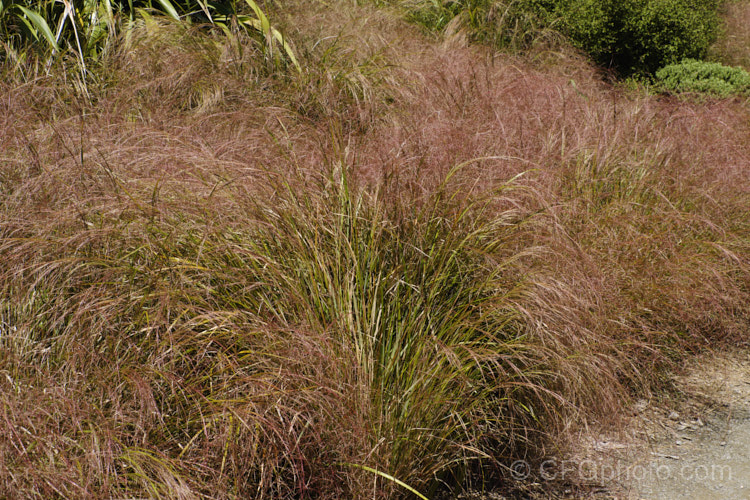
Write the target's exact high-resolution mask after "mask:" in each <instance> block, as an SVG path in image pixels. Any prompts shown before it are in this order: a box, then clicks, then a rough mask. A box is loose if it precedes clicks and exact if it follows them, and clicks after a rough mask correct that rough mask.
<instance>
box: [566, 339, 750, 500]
mask: <svg viewBox="0 0 750 500" xmlns="http://www.w3.org/2000/svg"><path fill="white" fill-rule="evenodd" d="M675 386H676V388H677V393H676V398H674V399H671V400H669V401H663V400H662V401H659V400H653V401H647V400H641V401H638V402H637V404H636V405H635V407H634V408H633V414H632V415H631V416H630V417H628V420H629V422H628V425H627V426H626V427H625V430H620V431H618V432H616V433H607V432H606V431H602V430H598V431H591V432H590V433H589V435H587V436H582V439H581V445H582V446H581V451H580V453H579V454H578V456H577V457H575V458H574V459H573V460H571V461H569V462H568V463H565V464H561V465H558V466H556V468H555V469H552V472H556V473H557V474H558V475H561V474H563V473H575V474H578V475H579V477H582V478H584V480H590V482H591V484H592V486H594V485H599V486H601V487H602V488H601V489H599V490H597V489H596V487H593V488H592V494H595V496H596V497H598V498H611V499H617V500H625V499H627V500H631V499H638V500H645V499H649V500H652V499H653V500H655V499H660V500H662V499H663V500H670V499H682V498H686V499H687V498H689V499H702V500H711V499H717V500H718V499H748V498H750V353H748V352H746V351H735V352H729V353H720V354H719V353H712V354H710V355H704V356H702V357H700V358H698V359H697V360H695V362H694V363H693V364H692V365H691V367H690V368H688V369H686V370H685V371H684V373H683V374H682V375H680V376H678V377H675Z"/></svg>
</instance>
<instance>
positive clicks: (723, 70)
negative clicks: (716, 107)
mask: <svg viewBox="0 0 750 500" xmlns="http://www.w3.org/2000/svg"><path fill="white" fill-rule="evenodd" d="M656 79H657V81H658V83H659V86H660V87H661V89H663V90H665V91H668V92H704V93H707V94H713V95H717V96H719V97H727V96H730V95H732V94H747V93H750V73H748V72H747V71H745V70H744V69H742V68H739V67H731V66H724V65H723V64H721V63H712V62H705V61H696V60H695V59H685V60H684V61H682V62H680V63H678V64H670V65H669V66H665V67H664V68H661V69H660V70H658V71H657V72H656Z"/></svg>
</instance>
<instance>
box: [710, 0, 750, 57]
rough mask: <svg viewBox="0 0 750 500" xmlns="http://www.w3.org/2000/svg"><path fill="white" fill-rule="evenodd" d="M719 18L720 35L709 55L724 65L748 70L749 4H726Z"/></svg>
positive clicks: (740, 0)
mask: <svg viewBox="0 0 750 500" xmlns="http://www.w3.org/2000/svg"><path fill="white" fill-rule="evenodd" d="M721 17H722V25H723V26H722V33H721V36H720V37H719V39H718V40H717V41H716V43H715V44H714V45H713V47H711V55H712V56H713V57H715V58H717V59H719V60H720V61H721V62H723V63H724V64H728V65H730V66H742V67H744V68H745V69H750V2H748V1H747V0H730V1H728V2H726V3H725V4H724V6H723V12H722V15H721Z"/></svg>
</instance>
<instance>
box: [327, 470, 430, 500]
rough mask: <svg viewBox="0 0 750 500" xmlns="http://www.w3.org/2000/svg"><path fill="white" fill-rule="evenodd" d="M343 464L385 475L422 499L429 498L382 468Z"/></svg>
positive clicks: (426, 499) (384, 476) (381, 475)
mask: <svg viewBox="0 0 750 500" xmlns="http://www.w3.org/2000/svg"><path fill="white" fill-rule="evenodd" d="M341 465H346V466H348V467H354V468H355V469H362V470H364V471H367V472H372V473H373V474H375V475H378V476H380V477H383V478H385V479H387V480H389V481H392V482H394V483H396V484H397V485H399V486H401V487H402V488H404V489H406V490H408V491H409V492H410V493H414V494H415V495H417V496H418V497H419V498H421V499H422V500H429V499H428V498H427V497H426V496H424V495H423V494H421V493H420V492H418V491H417V490H415V489H414V488H412V487H411V486H409V485H408V484H406V483H405V482H403V481H401V480H400V479H397V478H395V477H393V476H391V475H390V474H388V473H387V472H383V471H380V470H377V469H373V468H372V467H368V466H366V465H360V464H351V463H343V464H341Z"/></svg>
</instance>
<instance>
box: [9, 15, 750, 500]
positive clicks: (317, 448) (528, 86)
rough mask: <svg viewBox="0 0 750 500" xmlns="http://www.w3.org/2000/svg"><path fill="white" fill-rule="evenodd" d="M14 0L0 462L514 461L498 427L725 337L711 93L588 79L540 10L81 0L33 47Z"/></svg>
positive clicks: (738, 296) (748, 277)
mask: <svg viewBox="0 0 750 500" xmlns="http://www.w3.org/2000/svg"><path fill="white" fill-rule="evenodd" d="M3 5H4V6H5V7H7V5H10V4H3ZM18 5H19V6H18V7H12V8H10V7H7V8H8V9H11V10H7V9H6V10H4V11H3V12H4V14H3V15H4V16H5V17H3V22H4V23H5V24H3V26H4V28H3V29H5V30H6V33H19V34H18V35H17V36H18V37H21V35H20V33H21V31H23V30H29V31H27V32H25V33H26V35H24V36H27V39H25V40H22V39H21V38H13V37H14V36H16V35H13V36H8V37H5V38H3V41H4V44H5V45H4V47H5V48H4V49H3V50H5V52H4V53H3V57H4V59H3V61H2V65H1V66H0V67H1V68H2V74H3V79H2V81H1V82H0V96H1V97H2V98H0V374H1V375H2V376H0V386H2V390H0V405H1V407H2V408H3V412H2V418H0V496H4V497H14V498H19V497H20V498H55V497H60V498H82V497H86V498H111V497H151V498H302V497H305V498H309V497H322V498H337V497H338V498H365V497H373V498H389V497H393V498H396V497H405V496H409V495H412V494H413V492H412V493H409V491H410V490H409V489H408V488H412V489H414V490H415V491H418V492H419V493H420V494H422V495H424V496H425V497H435V496H437V495H439V494H452V495H457V494H458V493H459V492H461V491H464V490H466V489H471V488H479V489H498V490H500V491H503V492H506V493H507V492H509V491H511V490H514V489H515V491H516V493H519V494H524V495H528V494H531V493H533V492H534V491H533V490H534V488H536V487H537V486H534V484H535V482H536V484H541V483H540V482H539V481H535V479H539V478H533V477H532V478H530V480H529V481H528V482H527V483H519V482H517V481H514V480H513V479H512V476H511V474H510V473H509V469H508V467H509V466H510V464H512V463H513V462H514V461H515V460H517V459H520V458H523V459H525V460H528V461H530V462H532V463H534V462H535V461H540V460H543V459H544V458H548V457H550V456H557V457H561V456H565V454H566V453H568V452H569V451H570V450H571V449H573V447H574V445H575V437H576V436H577V431H578V430H579V429H580V428H584V427H586V426H596V425H604V426H607V427H608V428H612V427H615V426H617V425H618V424H620V423H621V418H622V416H623V415H625V414H627V413H628V412H629V411H630V406H631V403H632V401H634V400H636V399H640V398H645V399H649V400H657V399H659V398H663V397H665V394H668V392H667V391H668V389H669V385H668V380H669V377H668V374H669V373H670V372H671V371H673V370H679V369H680V366H681V365H682V363H686V362H690V359H691V354H692V353H695V352H700V351H703V350H706V349H710V348H721V347H723V346H737V345H739V346H744V347H746V346H747V330H748V326H750V310H749V309H748V304H750V272H748V271H750V222H749V221H750V195H749V194H748V193H750V189H748V187H749V186H750V172H749V171H748V169H747V158H750V140H749V139H750V119H749V115H748V113H749V111H748V107H747V103H746V102H745V101H743V100H742V99H741V98H733V99H718V98H709V99H706V100H705V101H703V102H692V101H681V100H677V99H671V98H668V97H661V96H653V95H650V94H648V93H647V92H645V91H644V90H643V89H636V90H626V89H625V88H623V87H621V86H613V85H610V84H607V83H604V82H603V81H602V79H601V77H600V75H601V70H600V69H599V68H597V67H594V66H592V65H591V63H590V61H588V60H585V59H583V58H582V57H581V56H580V54H579V53H578V51H576V50H572V49H571V48H570V47H567V46H566V45H565V44H564V43H562V44H558V45H553V42H554V43H555V44H557V43H558V41H559V38H557V37H558V35H554V34H552V32H551V31H549V30H547V28H548V27H549V26H551V25H550V24H546V21H545V23H542V24H538V25H537V24H533V23H536V22H537V21H536V19H537V18H524V17H518V18H517V19H518V21H517V23H515V24H514V26H515V25H517V26H518V27H519V31H518V32H517V33H518V34H519V36H520V34H521V33H522V32H525V31H524V30H526V29H527V28H525V27H524V28H521V27H522V26H526V25H525V24H524V23H525V22H526V21H525V20H524V19H528V20H529V22H530V23H532V24H533V26H532V25H529V26H531V28H528V29H531V30H532V31H533V30H536V28H535V27H534V26H536V27H538V28H539V29H540V31H533V32H534V33H537V34H538V36H537V35H534V36H530V38H529V39H528V40H527V41H526V42H523V43H520V42H519V46H520V45H525V44H531V45H534V46H536V49H535V51H531V52H530V53H528V54H527V55H526V56H521V55H513V54H507V53H506V54H499V53H497V52H495V51H494V50H493V49H489V48H487V47H486V46H477V45H469V44H466V43H464V41H463V40H462V37H461V36H460V34H461V33H462V31H461V30H462V29H467V28H465V27H464V28H461V26H455V25H451V21H450V20H449V19H447V20H445V22H444V29H445V30H447V31H446V33H448V34H450V33H452V35H451V36H445V37H444V38H442V39H441V38H438V37H435V36H432V35H429V36H426V35H425V34H424V33H423V32H421V31H420V30H419V29H418V28H417V27H415V26H414V25H413V24H409V23H407V22H405V21H404V20H402V19H401V18H400V17H399V15H400V14H401V13H403V11H401V10H396V11H395V13H394V10H393V9H392V8H391V7H388V6H386V5H376V4H374V3H362V4H355V3H352V2H348V1H334V2H333V3H331V4H324V3H322V2H320V3H310V2H302V1H300V2H284V5H283V7H282V6H278V5H274V4H270V3H269V4H266V5H262V6H258V5H256V7H259V9H258V10H257V11H256V10H255V9H254V8H253V7H252V5H250V4H245V5H242V6H240V5H237V11H236V12H234V11H233V12H227V13H226V16H227V18H226V19H224V20H221V18H220V16H219V12H218V11H217V10H212V8H211V7H210V5H209V6H207V9H208V12H206V11H205V10H203V9H202V8H201V5H200V4H196V5H194V6H192V7H188V6H182V7H180V6H179V5H177V4H172V5H173V7H174V8H175V10H176V12H177V14H178V15H177V17H178V18H179V21H178V20H177V19H175V16H171V15H169V13H168V12H167V10H165V9H166V7H165V6H164V4H161V3H160V4H159V5H156V4H153V5H151V7H154V8H158V10H161V11H163V12H166V13H167V15H164V14H158V13H156V12H154V11H152V10H148V9H147V8H145V7H148V6H145V7H144V10H137V9H135V10H127V9H130V5H128V6H127V8H126V6H125V5H120V6H116V5H115V4H111V5H112V6H113V9H114V10H113V16H114V17H113V18H112V19H114V20H115V21H116V22H117V23H119V24H117V29H115V30H113V31H108V34H107V38H106V40H107V41H106V43H103V44H102V45H101V46H100V47H101V48H100V49H97V51H96V55H95V56H94V54H93V53H88V54H87V53H86V52H85V51H83V58H82V57H81V52H79V49H78V45H77V42H76V38H75V36H76V35H75V31H74V32H73V34H72V36H73V38H60V40H59V41H58V45H59V52H57V53H56V54H57V56H56V57H55V58H51V57H50V56H51V51H52V50H55V49H53V48H51V46H50V44H49V43H48V42H45V41H44V40H45V39H44V36H42V37H41V38H40V41H39V43H38V44H37V41H36V38H34V35H33V33H32V32H31V30H32V29H33V28H35V26H36V27H37V29H38V26H41V24H39V23H38V22H37V23H36V25H35V23H34V22H32V20H33V16H28V17H26V18H25V19H26V21H28V22H29V24H26V23H25V22H24V21H23V20H22V19H21V17H23V15H22V14H19V12H21V13H23V12H24V11H23V9H20V6H21V4H18ZM39 5H41V4H39ZM86 5H89V4H86ZM98 5H100V6H101V5H103V4H98ZM420 5H422V6H424V5H423V4H420ZM442 5H444V6H447V5H448V4H442ZM482 5H485V4H477V6H478V7H477V8H480V7H481V6H482ZM487 5H489V4H487ZM519 5H520V4H519ZM528 5H530V6H531V7H529V8H534V9H537V8H538V9H540V10H539V12H540V13H542V14H543V13H544V12H549V11H548V10H547V9H546V7H545V4H542V3H535V4H531V3H529V4H528ZM22 6H23V7H25V8H27V9H31V7H33V5H31V4H23V5H22ZM59 7H60V5H59V4H57V5H56V6H55V8H59ZM115 7H116V9H115ZM260 7H262V10H261V9H260ZM543 7H544V9H542V8H543ZM748 7H749V6H748V5H747V4H745V8H748ZM182 8H184V9H185V10H180V9H182ZM420 8H421V7H420ZM441 8H442V7H441ZM446 8H447V7H446ZM524 8H525V7H524ZM118 9H119V10H118ZM399 9H400V7H399ZM417 10H418V9H415V10H413V11H411V10H410V11H409V12H417ZM39 12H41V11H39ZM55 12H57V13H55ZM81 12H83V11H82V10H80V9H79V10H78V11H76V14H75V16H74V17H75V18H76V19H79V17H80V13H81ZM131 12H134V14H133V21H132V22H131V21H130V13H131ZM189 12H191V13H193V15H191V16H189V17H190V20H189V21H185V19H186V16H187V14H188V13H189ZM435 12H440V11H439V10H435ZM462 12H464V11H461V12H460V15H462V16H463V15H466V14H462ZM488 12H489V11H488ZM510 12H511V11H509V12H508V15H510ZM209 14H210V15H211V16H212V19H213V21H214V24H213V25H211V24H210V23H207V24H206V23H204V21H205V20H206V19H207V18H208V15H209ZM261 14H262V15H261ZM397 14H398V15H397ZM61 15H62V16H63V17H62V19H63V20H64V21H65V26H72V24H71V18H66V17H65V15H64V14H59V11H54V12H53V13H52V14H49V15H48V17H46V18H45V19H46V21H47V25H48V26H50V27H52V26H57V25H58V24H56V23H59V21H60V16H61ZM493 15H499V14H497V11H495V14H493ZM540 15H541V14H540ZM76 16H78V17H76ZM97 16H98V14H97ZM202 16H205V17H202ZM242 16H246V17H242ZM97 18H98V17H97ZM243 19H247V21H248V23H245V27H246V29H245V28H242V27H241V26H239V24H241V23H242V22H244V21H242V20H243ZM263 19H266V20H268V23H269V24H268V25H265V24H264V21H263ZM477 19H483V18H482V17H481V16H480V17H478V18H477ZM19 22H20V23H21V24H18V23H19ZM78 22H81V23H82V21H80V19H79V21H78ZM440 22H443V21H440ZM555 22H560V21H555ZM258 23H260V24H258ZM21 25H23V26H25V28H24V27H23V26H21ZM82 26H84V25H83V24H80V25H79V24H76V29H79V28H82ZM258 26H260V28H258ZM264 26H265V27H264ZM271 26H272V27H273V30H275V31H273V30H272V31H270V32H269V30H268V29H269V27H271ZM454 28H455V29H454ZM451 29H454V31H452V32H451ZM18 30H21V31H18ZM51 32H54V29H52V28H51ZM55 33H56V32H55ZM80 33H81V31H79V36H80ZM269 33H270V36H269ZM275 33H279V36H276V35H275ZM282 33H283V36H281V34H282ZM469 33H471V32H469ZM490 33H494V32H490ZM498 33H499V32H498ZM66 36H71V34H70V33H69V32H68V33H67V35H66ZM488 36H489V35H488ZM492 36H494V35H492ZM513 36H515V35H513ZM28 37H30V38H28ZM280 38H281V40H280ZM515 39H517V40H519V39H518V38H515ZM282 40H283V42H282ZM56 41H57V40H56ZM535 41H536V43H535ZM292 42H293V43H292ZM284 43H286V45H284ZM719 45H720V46H721V47H723V49H722V50H723V51H724V52H725V53H733V51H732V49H731V47H732V44H731V43H730V42H728V41H726V40H722V41H720V44H719ZM714 50H716V49H714ZM738 50H739V49H738ZM290 51H291V52H290ZM277 55H278V56H279V57H276V56H277ZM292 55H294V59H292ZM81 61H83V63H85V65H86V69H85V71H82V68H83V66H82V65H81ZM293 61H296V62H297V63H298V65H299V70H298V69H297V67H296V65H295V64H294V62H293ZM569 479H571V478H569ZM544 486H545V487H550V488H554V487H565V488H574V489H576V491H582V494H583V493H585V489H583V488H585V486H586V485H585V483H584V482H580V483H576V482H575V478H572V479H571V482H570V483H568V484H565V485H559V484H552V483H549V482H544ZM579 488H580V489H579ZM536 493H539V494H540V495H542V496H543V497H544V496H545V495H546V496H549V492H545V491H542V492H541V493H540V492H539V491H536Z"/></svg>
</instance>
